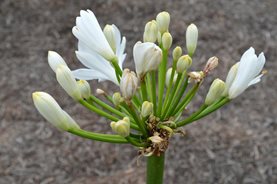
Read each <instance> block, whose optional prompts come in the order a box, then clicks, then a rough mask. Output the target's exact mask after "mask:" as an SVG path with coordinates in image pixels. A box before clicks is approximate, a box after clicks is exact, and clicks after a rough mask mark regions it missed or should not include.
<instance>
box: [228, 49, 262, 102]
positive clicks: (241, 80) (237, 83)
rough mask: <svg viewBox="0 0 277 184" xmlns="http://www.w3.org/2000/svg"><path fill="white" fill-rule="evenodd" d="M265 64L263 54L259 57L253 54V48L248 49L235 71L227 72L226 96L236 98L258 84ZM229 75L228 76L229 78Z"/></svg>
mask: <svg viewBox="0 0 277 184" xmlns="http://www.w3.org/2000/svg"><path fill="white" fill-rule="evenodd" d="M264 64H265V56H264V53H263V52H262V53H260V54H259V56H258V57H257V55H256V54H255V50H254V48H252V47H251V48H249V49H248V50H247V51H246V52H245V53H244V54H243V55H242V56H241V59H240V62H239V63H238V68H237V71H236V70H235V69H234V71H233V72H229V74H228V76H227V79H228V78H229V79H228V80H226V86H228V96H229V98H230V99H233V98H236V97H237V96H239V95H240V94H241V93H243V92H244V91H245V90H246V89H247V88H248V87H249V86H251V85H253V84H256V83H258V82H260V80H261V77H262V76H263V74H260V73H261V71H262V69H263V67H264ZM229 75H230V76H229Z"/></svg>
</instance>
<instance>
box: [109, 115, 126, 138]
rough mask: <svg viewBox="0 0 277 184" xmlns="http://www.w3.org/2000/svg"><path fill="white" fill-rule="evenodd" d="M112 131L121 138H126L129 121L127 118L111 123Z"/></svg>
mask: <svg viewBox="0 0 277 184" xmlns="http://www.w3.org/2000/svg"><path fill="white" fill-rule="evenodd" d="M111 128H112V130H113V131H114V132H115V133H117V134H118V135H120V136H122V137H127V136H129V134H130V120H129V118H128V117H125V118H123V119H122V120H119V121H117V122H114V121H113V122H111Z"/></svg>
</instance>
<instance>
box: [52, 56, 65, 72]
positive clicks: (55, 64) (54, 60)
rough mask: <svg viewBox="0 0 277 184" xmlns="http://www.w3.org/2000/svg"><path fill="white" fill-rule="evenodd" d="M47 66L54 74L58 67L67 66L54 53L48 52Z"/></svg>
mask: <svg viewBox="0 0 277 184" xmlns="http://www.w3.org/2000/svg"><path fill="white" fill-rule="evenodd" d="M48 64H49V66H50V67H51V69H52V70H53V71H54V72H56V70H57V68H58V66H59V65H65V66H67V65H66V63H65V61H64V59H63V58H62V57H61V56H60V55H59V54H58V53H57V52H54V51H48Z"/></svg>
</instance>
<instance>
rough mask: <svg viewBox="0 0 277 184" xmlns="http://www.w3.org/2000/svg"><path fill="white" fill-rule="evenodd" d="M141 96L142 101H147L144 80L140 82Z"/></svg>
mask: <svg viewBox="0 0 277 184" xmlns="http://www.w3.org/2000/svg"><path fill="white" fill-rule="evenodd" d="M140 89H141V96H142V100H143V101H147V90H146V81H145V78H144V79H142V80H141V81H140Z"/></svg>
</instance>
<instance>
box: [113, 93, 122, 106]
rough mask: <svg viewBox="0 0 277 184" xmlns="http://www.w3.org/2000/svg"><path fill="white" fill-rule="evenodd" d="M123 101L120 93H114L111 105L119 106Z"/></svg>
mask: <svg viewBox="0 0 277 184" xmlns="http://www.w3.org/2000/svg"><path fill="white" fill-rule="evenodd" d="M123 101H124V99H123V98H122V96H121V95H120V93H118V92H116V93H114V94H113V103H114V105H115V106H119V105H120V104H121V103H122V102H123Z"/></svg>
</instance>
